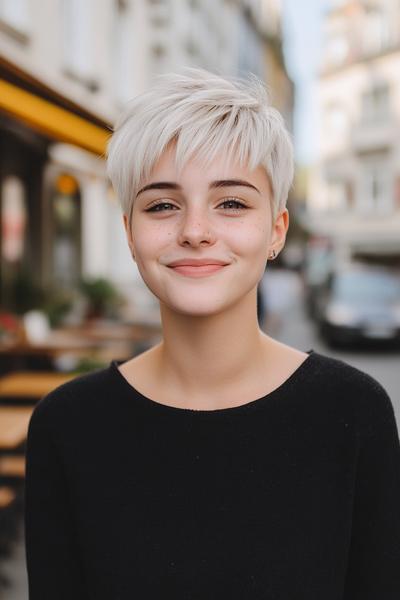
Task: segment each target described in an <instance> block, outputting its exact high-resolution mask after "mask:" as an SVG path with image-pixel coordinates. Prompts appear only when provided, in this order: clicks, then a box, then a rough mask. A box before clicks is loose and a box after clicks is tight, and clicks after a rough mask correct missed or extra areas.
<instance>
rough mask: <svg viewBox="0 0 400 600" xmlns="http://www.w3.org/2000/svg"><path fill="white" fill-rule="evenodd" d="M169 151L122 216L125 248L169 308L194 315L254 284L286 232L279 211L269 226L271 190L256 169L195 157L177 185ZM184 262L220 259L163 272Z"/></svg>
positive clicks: (217, 308)
mask: <svg viewBox="0 0 400 600" xmlns="http://www.w3.org/2000/svg"><path fill="white" fill-rule="evenodd" d="M173 158H174V147H173V146H172V147H169V148H168V150H166V151H165V153H164V154H163V155H162V156H161V158H160V160H159V161H158V163H157V164H156V165H155V167H154V169H153V171H152V173H151V175H150V177H149V179H148V181H145V182H143V184H142V186H141V188H140V190H139V192H138V194H137V196H136V198H135V199H134V204H133V209H132V219H131V228H130V227H129V224H128V218H127V216H126V215H124V225H125V228H126V232H127V236H128V242H129V246H130V248H131V251H132V253H133V255H134V258H135V260H136V263H137V266H138V269H139V271H140V274H141V276H142V278H143V280H144V282H145V283H146V285H147V286H148V288H149V289H150V290H151V291H152V292H153V294H155V296H157V297H158V299H159V300H160V302H161V303H163V304H165V305H166V306H168V307H169V309H170V310H172V311H175V312H178V313H181V314H185V315H193V316H207V315H211V314H216V313H218V312H221V311H223V310H225V309H227V308H229V306H232V305H233V304H235V303H237V302H239V301H240V300H241V299H243V298H244V297H245V296H246V295H247V294H248V293H249V292H250V291H251V290H254V288H255V286H256V285H257V284H258V282H259V281H260V279H261V277H262V275H263V273H264V269H265V265H266V262H267V259H268V255H269V253H270V251H271V247H272V245H273V247H274V248H275V250H276V251H279V250H280V248H281V247H282V246H283V244H284V239H285V234H286V230H287V227H288V211H287V209H285V210H284V211H283V213H281V214H280V215H278V218H277V220H276V222H275V225H274V226H273V224H272V221H271V209H270V203H271V190H270V184H269V180H268V177H267V175H266V173H265V171H264V169H263V168H262V167H257V168H256V169H255V170H253V171H250V170H249V169H248V168H246V167H240V166H239V164H238V163H237V162H236V160H232V161H231V162H230V163H229V164H225V162H224V160H222V159H218V158H217V159H215V160H214V161H213V163H212V166H211V167H208V168H207V169H206V170H205V168H204V167H203V166H202V165H201V163H200V162H198V161H197V160H196V159H191V160H190V161H188V162H187V163H186V164H185V167H184V169H183V170H182V172H181V175H180V177H179V179H178V177H177V174H176V170H175V167H174V161H173ZM182 259H189V260H190V259H198V260H199V259H210V262H213V260H220V261H223V263H225V266H219V267H215V266H214V267H211V268H210V267H192V268H190V267H186V268H184V267H181V268H173V267H171V266H169V265H170V264H171V263H172V262H175V261H179V260H182Z"/></svg>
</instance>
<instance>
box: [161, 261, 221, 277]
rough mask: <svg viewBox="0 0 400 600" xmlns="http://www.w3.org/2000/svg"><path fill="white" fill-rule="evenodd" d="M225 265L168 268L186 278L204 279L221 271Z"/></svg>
mask: <svg viewBox="0 0 400 600" xmlns="http://www.w3.org/2000/svg"><path fill="white" fill-rule="evenodd" d="M225 266H227V265H221V264H215V263H214V264H205V265H177V266H176V267H170V268H171V270H172V271H175V272H176V273H179V274H180V275H184V276H186V277H206V276H207V275H211V274H213V273H217V272H218V271H222V269H223V268H224V267H225Z"/></svg>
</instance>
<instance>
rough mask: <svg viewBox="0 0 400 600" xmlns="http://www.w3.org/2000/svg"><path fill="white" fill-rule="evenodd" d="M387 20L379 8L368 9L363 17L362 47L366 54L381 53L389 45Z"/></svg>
mask: <svg viewBox="0 0 400 600" xmlns="http://www.w3.org/2000/svg"><path fill="white" fill-rule="evenodd" d="M389 41H390V40H389V19H388V16H387V15H386V14H385V13H384V12H383V10H382V9H379V8H370V9H369V10H367V12H366V15H365V23H364V32H363V47H364V51H365V52H366V53H367V54H377V53H379V52H382V51H383V50H385V48H387V46H388V45H389Z"/></svg>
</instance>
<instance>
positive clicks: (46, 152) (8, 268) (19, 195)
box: [0, 60, 110, 312]
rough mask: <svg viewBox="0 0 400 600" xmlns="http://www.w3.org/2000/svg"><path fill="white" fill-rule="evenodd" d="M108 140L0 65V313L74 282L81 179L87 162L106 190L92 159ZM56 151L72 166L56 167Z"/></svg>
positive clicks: (54, 97)
mask: <svg viewBox="0 0 400 600" xmlns="http://www.w3.org/2000/svg"><path fill="white" fill-rule="evenodd" d="M109 135H110V127H109V125H108V124H107V123H105V122H102V121H101V120H99V119H98V118H97V117H95V116H93V115H90V114H88V112H87V111H85V110H83V109H82V108H81V107H79V106H77V105H75V104H73V103H72V102H71V101H70V100H68V99H66V98H63V97H61V96H60V95H59V94H57V93H56V92H55V91H53V90H51V89H49V88H47V87H45V86H43V85H42V84H41V83H40V82H38V81H36V80H34V79H33V78H32V77H31V76H29V75H27V74H25V73H22V72H21V71H20V70H18V69H17V68H15V67H13V66H12V65H10V64H9V63H8V62H5V61H2V60H1V61H0V250H1V252H0V306H1V307H3V308H5V309H9V310H15V311H16V312H23V311H24V310H26V309H29V308H30V306H31V305H32V304H34V303H35V295H37V296H40V294H42V293H43V290H44V289H46V288H49V287H52V286H53V287H54V286H57V287H61V288H63V287H65V288H68V287H71V286H73V285H74V284H75V283H76V282H77V281H78V279H79V277H80V276H81V272H82V237H83V231H82V228H83V224H82V189H81V188H82V173H83V172H84V169H85V159H87V160H86V162H87V163H88V165H89V170H90V167H91V162H93V163H94V165H95V167H94V171H96V169H97V170H98V171H99V173H98V175H99V177H100V179H101V180H102V184H103V185H106V184H105V179H104V174H103V173H102V172H101V171H102V168H103V166H102V163H103V162H104V161H102V160H100V159H99V158H98V157H99V156H103V155H104V152H105V149H106V142H107V138H108V136H109ZM58 147H59V148H61V149H64V155H68V156H69V157H71V156H72V158H69V159H68V160H63V159H62V160H58V158H57V156H59V155H60V152H56V151H55V149H57V148H58ZM65 149H67V150H68V152H65ZM74 154H76V157H75V158H74ZM82 157H83V159H82ZM96 158H97V160H98V162H99V163H101V167H98V165H97V163H96V160H95V159H96ZM75 165H76V168H75ZM82 169H83V171H82ZM89 175H90V176H91V177H92V176H93V173H89ZM89 175H88V176H89ZM95 175H96V174H95Z"/></svg>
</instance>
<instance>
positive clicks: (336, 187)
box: [327, 181, 347, 213]
mask: <svg viewBox="0 0 400 600" xmlns="http://www.w3.org/2000/svg"><path fill="white" fill-rule="evenodd" d="M327 192H328V198H327V200H328V203H327V204H328V206H327V210H328V211H329V212H333V213H335V212H341V211H344V210H345V209H346V208H347V186H346V183H345V182H344V181H332V182H330V183H329V184H328V188H327Z"/></svg>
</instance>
